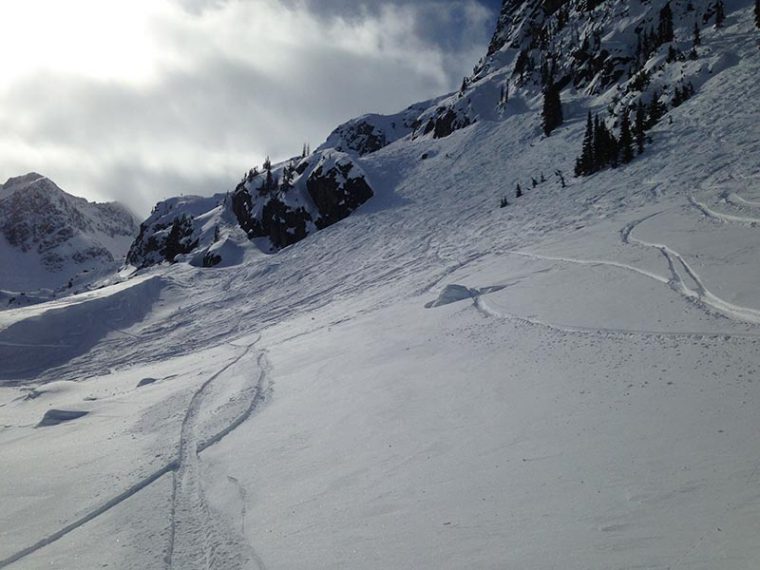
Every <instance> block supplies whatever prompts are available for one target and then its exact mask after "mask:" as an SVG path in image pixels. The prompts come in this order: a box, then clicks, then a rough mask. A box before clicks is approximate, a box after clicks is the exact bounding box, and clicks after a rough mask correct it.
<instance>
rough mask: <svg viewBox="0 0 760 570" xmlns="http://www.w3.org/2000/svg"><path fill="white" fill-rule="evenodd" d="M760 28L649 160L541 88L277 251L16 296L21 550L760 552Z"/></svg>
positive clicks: (677, 564) (0, 404)
mask: <svg viewBox="0 0 760 570" xmlns="http://www.w3.org/2000/svg"><path fill="white" fill-rule="evenodd" d="M758 37H760V31H758V30H757V29H755V28H753V27H752V22H751V18H750V6H749V3H746V2H745V3H742V4H741V6H739V5H738V3H737V4H731V3H729V9H728V18H727V21H726V23H725V25H724V27H723V28H722V29H719V30H715V29H712V28H709V27H708V28H706V29H705V30H704V31H703V37H702V41H703V46H702V48H703V49H704V50H705V53H706V54H710V55H708V56H706V57H713V55H712V54H714V55H715V57H720V56H721V54H731V55H732V57H724V58H723V60H724V61H725V65H722V66H717V67H714V68H713V72H712V73H707V72H706V73H705V80H704V83H703V84H702V85H701V87H700V89H699V92H698V94H697V95H695V96H694V97H692V98H691V99H689V100H688V101H687V102H685V103H684V104H683V105H681V106H679V107H678V108H676V109H671V110H670V111H669V112H668V114H667V115H666V116H665V117H664V118H663V120H661V121H660V122H659V123H658V124H657V125H656V126H654V127H653V128H652V130H651V131H650V137H651V139H652V141H651V143H649V144H648V147H647V149H646V151H645V153H644V155H642V156H640V157H637V158H636V159H635V160H634V161H633V162H632V163H631V164H629V165H627V166H625V167H619V168H617V169H614V170H613V169H607V170H602V171H601V172H599V173H597V174H595V175H593V176H589V177H583V178H574V177H572V176H571V175H570V172H572V169H573V166H574V161H575V156H576V154H577V152H578V149H579V141H580V139H581V138H582V135H583V130H584V127H585V119H586V112H587V110H588V108H589V107H590V108H592V109H594V110H596V109H598V108H599V106H602V107H603V106H605V105H606V100H604V99H601V100H599V99H597V97H598V96H597V95H595V94H588V93H585V92H582V91H577V92H575V93H573V92H572V90H570V89H569V88H568V90H566V91H564V92H563V101H564V102H565V124H564V125H563V126H562V127H561V128H559V129H558V130H557V131H555V132H554V133H552V135H551V137H548V138H545V137H543V135H542V134H541V126H540V117H539V109H540V106H541V98H540V96H539V95H538V94H537V93H533V92H531V91H530V90H528V89H526V90H525V91H522V92H515V93H513V96H512V97H511V99H510V105H511V106H510V107H509V110H508V111H506V112H505V113H504V114H503V115H499V116H496V117H492V118H490V119H489V118H481V119H479V120H478V121H476V122H475V123H474V124H472V125H470V126H468V127H466V128H463V129H458V130H456V131H454V132H452V133H451V134H450V136H447V137H443V138H433V137H428V136H423V137H417V138H415V139H414V140H412V138H411V137H405V138H402V139H399V140H397V141H395V142H393V143H391V144H389V145H387V146H385V147H383V148H381V149H378V150H376V151H375V152H372V153H368V154H365V155H364V156H362V157H355V158H354V159H352V160H355V161H356V164H357V165H358V166H359V167H360V168H361V169H362V171H363V172H364V173H366V176H367V179H368V180H371V181H372V187H373V191H374V196H373V197H372V198H371V199H370V200H369V201H368V202H366V203H365V204H364V205H363V206H362V207H361V208H360V209H359V210H358V211H356V212H355V213H353V214H352V215H351V216H349V217H347V218H345V219H343V220H342V221H340V222H339V223H336V224H334V225H331V226H330V227H328V228H326V229H324V230H323V231H320V232H317V233H314V234H312V235H310V236H309V237H308V238H306V239H304V240H302V241H300V242H299V243H296V244H294V245H292V246H291V247H287V248H285V249H283V250H281V251H280V252H279V253H277V254H276V255H263V254H256V255H248V254H246V257H245V258H244V259H242V260H241V261H240V263H238V264H235V265H232V266H227V267H224V266H219V267H217V268H215V269H213V270H209V269H203V268H199V267H195V266H194V265H192V264H191V263H183V262H178V263H175V264H174V265H172V266H167V265H160V266H157V267H155V268H152V269H146V270H144V271H143V272H142V275H140V276H139V277H138V278H136V279H133V280H130V281H128V282H126V283H122V284H120V285H118V286H115V287H108V288H104V289H101V290H98V291H93V292H90V293H88V294H86V295H80V296H73V297H70V298H67V299H65V300H59V301H57V302H55V303H51V304H43V305H37V306H35V307H29V308H24V309H15V310H12V311H5V312H4V313H1V314H0V346H2V347H5V348H4V350H6V352H5V353H4V354H5V355H6V358H7V357H8V356H7V355H13V354H21V353H16V352H14V351H13V347H14V346H15V347H18V345H23V347H24V349H25V350H28V351H29V352H28V353H27V356H18V357H17V358H16V360H14V361H13V367H12V368H11V367H7V366H6V367H5V368H3V370H4V372H5V374H4V376H3V383H2V385H0V424H2V425H0V446H1V447H0V449H2V450H3V458H4V460H3V461H2V462H0V497H2V503H3V506H4V508H3V510H2V512H0V568H5V567H7V568H48V567H51V566H52V567H63V568H69V567H80V568H97V567H100V566H102V565H103V564H108V565H110V566H111V567H115V568H125V569H130V568H135V569H137V568H140V569H142V568H164V567H169V568H183V569H195V568H288V569H299V568H304V569H306V568H309V569H314V568H325V569H328V568H352V569H375V568H378V569H379V568H430V569H434V568H435V569H439V568H451V569H455V568H530V569H553V568H568V569H571V570H575V569H577V570H586V569H589V568H599V569H607V568H620V569H622V568H653V569H654V568H661V569H666V568H671V569H686V568H688V569H715V568H721V569H728V570H733V569H737V570H738V569H749V568H755V567H757V566H758V564H759V563H760V547H758V543H757V535H758V531H760V522H758V521H760V502H758V483H759V482H760V461H759V460H758V456H759V455H760V443H759V442H760V438H758V431H759V430H760V421H759V420H760V417H759V416H758V414H759V412H758V410H760V381H759V380H758V371H759V370H760V356H758V350H757V348H758V344H759V343H760V328H758V325H759V324H760V292H758V290H757V287H756V286H755V285H756V283H757V282H758V278H759V277H760V263H758V262H759V261H760V260H759V259H758V255H759V254H758V252H760V234H758V231H757V222H758V220H760V166H758V165H760V160H759V159H758V157H760V145H759V144H758V137H757V132H756V129H755V128H754V126H756V125H758V124H760V107H758V106H757V105H754V104H751V103H750V102H751V101H754V100H757V98H758V95H760V90H759V88H758V84H757V80H756V79H757V76H758V72H760V52H758V49H757V45H756V42H757V39H758ZM726 101H733V102H737V103H736V104H733V105H730V106H729V105H727V104H726ZM423 154H424V155H426V156H427V158H426V159H424V160H422V159H421V157H422V155H423ZM558 171H561V172H562V173H564V174H563V176H564V177H565V181H566V185H567V187H564V188H563V187H562V184H561V180H560V177H559V175H558V174H556V172H558ZM542 173H543V174H544V176H543V178H544V179H545V181H544V182H543V183H538V184H537V186H536V187H535V188H533V187H532V184H531V178H535V179H536V180H537V181H539V180H541V178H542V177H541V174H542ZM518 182H519V183H521V185H522V186H523V188H524V189H525V195H524V196H522V197H521V198H519V199H515V198H513V196H514V188H515V185H516V183H518ZM505 196H508V197H509V201H510V205H509V206H508V207H505V208H499V202H500V199H501V198H502V197H505ZM239 243H240V244H241V247H247V244H246V243H245V241H241V242H239ZM96 315H98V316H99V315H106V316H107V317H108V318H105V319H103V322H102V325H100V326H99V327H97V328H95V329H92V328H90V326H88V325H89V323H90V322H91V320H92V319H93V318H96V317H95V316H96ZM47 325H49V326H47ZM76 328H80V329H81V330H80V332H79V334H78V335H74V336H73V337H72V342H69V341H68V339H69V334H68V332H67V331H70V330H72V329H76ZM40 331H44V334H43V333H42V332H40ZM86 331H90V332H89V333H88V332H86ZM50 410H58V413H53V414H48V412H49V411H50ZM60 412H86V415H83V416H80V417H78V418H76V419H71V420H69V421H65V422H63V423H59V424H57V425H43V426H41V427H35V426H37V425H38V424H39V423H40V422H43V420H44V419H45V416H46V414H47V419H46V420H45V422H43V423H46V424H49V423H50V422H54V421H60V418H62V417H66V414H61V413H60ZM69 417H71V416H69Z"/></svg>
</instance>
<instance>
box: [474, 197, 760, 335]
mask: <svg viewBox="0 0 760 570" xmlns="http://www.w3.org/2000/svg"><path fill="white" fill-rule="evenodd" d="M692 203H696V202H695V201H693V200H692ZM663 212H664V211H661V212H656V213H654V214H650V215H648V216H645V217H643V218H640V219H638V220H634V221H632V222H629V223H628V224H626V225H625V226H623V228H621V230H620V232H619V233H620V238H621V240H622V242H623V243H624V244H626V245H633V246H638V247H643V248H647V249H655V250H658V251H659V252H660V254H661V255H662V256H663V257H664V258H665V261H666V263H667V266H668V270H669V273H670V277H669V278H668V277H664V276H662V275H659V274H657V273H654V272H652V271H647V270H645V269H641V268H638V267H635V266H633V265H628V264H625V263H621V262H618V261H610V260H604V259H578V258H572V257H563V256H552V255H543V254H538V253H531V252H526V251H514V250H507V251H505V252H504V253H506V254H509V255H516V256H520V257H526V258H529V259H537V260H542V261H554V262H559V263H570V264H575V265H586V266H607V267H613V268H616V269H621V270H624V271H630V272H633V273H637V274H639V275H642V276H644V277H647V278H649V279H653V280H655V281H657V282H658V283H661V284H665V285H668V286H669V287H670V288H671V289H673V290H674V291H676V292H677V293H679V294H680V295H681V296H683V297H684V298H685V299H686V300H687V301H690V302H692V303H695V304H696V305H697V306H700V307H701V308H703V309H711V310H712V311H714V312H716V313H718V314H720V315H722V316H724V317H727V318H728V319H730V320H732V321H734V322H737V321H738V322H742V323H749V324H753V325H757V324H760V309H755V308H752V307H745V306H742V305H738V304H735V303H731V302H730V301H727V300H725V299H723V298H721V297H719V296H718V295H716V294H714V293H713V292H711V291H710V290H709V289H708V288H707V287H706V285H705V283H704V281H703V280H702V278H701V276H700V275H699V273H698V272H697V271H696V270H695V269H694V268H693V267H692V266H691V265H690V264H689V263H688V262H687V261H686V260H685V259H684V257H683V256H682V255H681V254H680V253H678V252H677V251H675V250H674V249H673V248H671V247H670V246H668V245H665V244H660V243H650V242H646V241H643V240H640V239H638V238H635V237H633V232H634V230H635V229H636V227H637V226H639V225H640V224H642V223H643V222H645V221H647V220H649V219H652V218H654V217H655V216H658V215H660V214H662V213H663ZM758 221H760V220H758ZM684 276H685V277H687V278H688V279H689V280H691V281H692V282H693V284H694V287H693V288H692V287H690V286H689V284H687V280H686V279H685V278H684ZM475 304H476V307H477V308H478V309H479V310H480V311H481V312H483V313H485V314H490V315H491V316H501V317H505V318H515V319H519V320H522V321H524V322H526V323H530V324H533V325H540V326H547V327H549V328H553V329H556V330H560V331H563V332H574V333H593V332H594V331H596V332H599V333H605V334H609V333H617V334H644V335H658V336H666V335H670V334H672V335H673V336H684V335H689V336H691V335H697V336H705V337H709V336H745V337H752V336H758V335H754V334H752V333H745V334H742V333H714V334H713V333H707V332H706V333H668V332H665V331H663V332H658V331H635V330H625V329H595V328H590V327H589V328H586V327H572V326H564V325H556V326H555V325H552V324H550V323H545V322H543V321H538V320H534V319H526V318H524V317H518V316H517V315H503V314H500V313H498V312H496V311H493V310H491V309H488V308H487V304H485V303H483V302H482V300H480V298H479V297H476V299H475Z"/></svg>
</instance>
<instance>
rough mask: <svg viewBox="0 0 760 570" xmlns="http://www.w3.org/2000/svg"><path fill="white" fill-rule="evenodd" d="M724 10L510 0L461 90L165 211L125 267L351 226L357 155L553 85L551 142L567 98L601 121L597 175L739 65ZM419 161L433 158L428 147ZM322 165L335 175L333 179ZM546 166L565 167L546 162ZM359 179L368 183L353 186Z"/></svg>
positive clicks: (676, 4) (344, 131) (685, 2)
mask: <svg viewBox="0 0 760 570" xmlns="http://www.w3.org/2000/svg"><path fill="white" fill-rule="evenodd" d="M730 4H731V7H732V8H733V7H737V8H738V7H739V6H744V7H745V10H746V9H747V7H748V6H749V3H748V2H746V1H745V2H743V3H742V2H738V3H737V2H734V3H730ZM734 4H736V6H734ZM745 5H746V6H745ZM716 6H717V4H716V3H715V2H714V1H713V0H672V1H670V2H663V1H657V2H654V1H652V2H648V1H647V2H642V1H636V2H633V3H631V2H618V1H611V0H607V1H596V0H594V1H592V0H579V1H571V2H559V1H557V2H526V1H521V0H509V1H505V2H504V3H503V5H502V8H501V12H500V16H499V19H498V23H497V28H496V31H495V33H494V36H493V38H492V40H491V42H490V44H489V47H488V51H487V54H486V56H485V57H484V58H483V59H481V61H480V62H478V64H477V65H476V66H475V68H474V70H473V74H472V75H471V76H469V77H466V78H464V80H463V82H462V86H461V88H460V89H459V91H457V92H455V93H452V94H449V95H445V96H441V97H438V98H435V99H432V100H429V101H424V102H420V103H417V104H414V105H411V106H410V107H408V108H407V109H405V110H403V111H401V112H400V113H397V114H393V115H378V114H369V115H364V116H362V117H359V118H356V119H353V120H350V121H347V122H346V123H344V124H343V125H340V126H339V127H337V128H336V129H335V130H334V131H333V132H332V133H331V134H330V135H329V136H328V137H327V140H326V141H325V142H324V143H323V144H322V145H321V146H320V147H319V148H318V149H317V150H316V151H315V152H314V153H313V154H310V155H309V156H306V153H304V154H303V155H302V156H300V157H297V158H294V159H291V160H288V161H285V162H283V163H281V164H278V165H274V166H272V165H271V164H269V163H267V165H265V166H264V168H263V171H262V173H259V171H258V169H257V168H253V169H251V170H250V171H249V172H248V173H247V174H246V175H245V176H244V177H243V180H242V181H241V183H240V184H239V185H238V186H237V187H236V188H235V189H234V190H233V191H231V192H230V193H229V194H228V196H221V195H220V196H217V197H215V198H214V199H212V200H210V201H209V200H208V199H206V198H198V199H197V200H196V199H194V198H192V197H191V198H185V197H183V198H182V199H181V200H180V201H179V202H177V201H176V200H170V201H167V202H164V203H161V204H159V205H158V206H157V207H156V209H155V210H154V212H153V214H152V215H151V217H150V218H149V219H148V220H147V221H146V222H145V223H144V224H143V227H141V231H140V234H139V236H138V237H137V239H136V240H135V242H134V243H133V244H132V247H131V248H130V252H129V255H128V262H129V263H130V264H132V265H134V266H137V267H147V266H150V265H154V264H156V263H159V262H162V261H173V260H174V259H175V256H176V255H178V254H181V255H189V254H192V260H193V261H192V262H193V263H194V264H196V265H205V266H210V265H217V264H219V263H222V258H223V257H224V255H223V254H222V253H221V249H225V248H227V244H228V242H229V243H231V244H234V245H230V247H229V248H227V249H228V250H229V252H228V256H229V257H230V259H231V260H233V261H230V260H228V261H227V262H225V263H237V261H238V260H239V259H241V248H243V250H245V249H246V247H245V240H242V241H241V235H242V234H240V230H242V232H243V234H245V235H247V236H248V238H249V239H250V240H253V241H254V242H255V243H256V244H257V246H258V248H259V249H260V250H262V251H264V252H267V253H271V252H275V251H278V250H279V249H281V248H283V247H285V246H288V245H291V244H293V243H295V242H297V241H300V240H301V239H304V238H305V237H307V236H308V235H310V234H312V233H313V232H314V231H316V230H318V229H322V228H324V227H327V226H328V225H331V224H333V223H335V222H337V221H340V220H341V219H343V218H345V217H346V216H348V215H349V214H350V213H352V212H353V211H354V210H356V209H357V208H358V207H359V206H361V205H362V204H363V203H365V202H366V201H367V200H369V199H370V198H371V197H372V196H373V195H374V194H375V191H374V190H373V187H372V184H373V182H372V180H371V178H367V176H366V175H365V173H364V172H363V171H362V169H361V166H360V164H359V163H357V162H356V160H357V159H360V158H361V157H363V156H366V155H369V154H372V153H374V152H377V151H378V150H380V149H382V148H384V147H386V146H388V145H390V144H392V143H396V142H399V141H402V140H407V141H415V140H429V139H441V138H445V137H448V136H450V135H451V134H452V133H453V132H455V131H458V130H461V129H464V128H466V127H468V126H470V125H472V124H474V123H477V122H482V121H486V122H492V121H503V120H505V119H507V118H509V117H510V116H511V115H514V114H521V113H524V112H527V111H529V110H530V109H531V108H535V105H536V103H537V99H539V98H543V100H544V105H547V104H548V103H547V100H546V97H545V94H546V93H548V92H549V91H551V92H552V93H554V94H555V97H554V103H553V105H554V106H553V107H552V108H550V110H549V111H547V108H546V107H545V108H544V111H543V114H542V115H539V116H540V117H541V120H542V128H543V130H544V133H545V134H547V135H548V134H550V132H551V131H552V130H553V129H554V127H555V126H558V125H559V124H561V123H562V118H561V117H559V116H553V117H548V116H547V113H548V114H549V115H557V113H560V114H561V106H562V102H561V97H560V94H564V98H565V100H566V103H569V106H568V105H566V106H565V107H566V111H567V110H569V109H571V108H572V109H573V110H574V111H576V113H575V115H576V116H575V118H576V119H577V118H578V114H577V112H578V111H580V110H581V109H584V110H585V111H587V112H588V113H589V116H590V114H591V113H593V114H594V121H593V123H594V124H595V125H596V127H594V133H590V132H587V134H586V137H585V138H586V139H588V140H587V141H585V142H584V138H583V137H580V136H579V137H578V141H577V148H576V150H575V152H576V153H577V158H576V161H575V165H574V167H573V168H571V169H566V170H565V172H566V173H568V174H569V171H573V170H574V171H575V172H576V174H579V175H588V174H592V173H593V172H596V171H598V170H600V169H603V168H606V167H608V166H616V165H617V164H618V163H619V162H630V160H632V159H633V157H634V154H635V152H634V151H635V150H638V153H641V152H643V149H644V147H645V146H646V145H647V141H648V140H650V139H651V137H648V135H647V133H648V132H649V131H650V130H651V129H652V128H653V127H654V125H656V124H657V122H658V121H659V120H661V119H662V118H663V117H664V115H665V114H666V112H667V109H668V108H675V107H677V106H679V105H681V104H682V103H684V102H685V101H686V100H687V99H689V98H690V97H692V96H693V95H694V94H695V93H697V92H698V91H699V90H700V88H701V87H702V85H703V84H704V83H705V82H706V81H708V80H709V79H710V78H712V77H713V76H714V75H715V74H716V73H718V72H720V71H721V70H723V69H725V68H726V67H729V66H731V65H734V64H735V63H736V55H735V53H733V51H732V50H731V49H726V48H725V47H724V46H722V45H720V44H712V43H710V44H707V43H706V44H704V45H702V44H701V41H700V30H705V31H708V32H709V31H711V30H714V29H717V27H718V24H717V23H716V12H717V9H716ZM721 6H723V5H722V4H721ZM725 9H726V8H725V7H723V8H722V10H724V11H725ZM750 19H751V18H750ZM748 22H750V20H748ZM721 25H722V23H721ZM551 109H554V110H553V111H551ZM547 121H549V122H550V123H551V124H550V125H549V124H547ZM589 121H591V119H589ZM624 123H625V124H626V126H625V130H626V134H622V130H623V129H624V127H623V124H624ZM589 125H591V122H589ZM621 137H622V139H623V141H622V142H621V141H620V140H619V139H620V138H621ZM595 146H596V147H598V148H594V147H595ZM584 148H586V150H585V151H584V150H583V149H584ZM595 151H596V152H595ZM592 155H593V156H592ZM419 156H420V157H421V158H423V159H424V158H427V155H425V153H424V152H422V151H420V153H419ZM315 164H319V165H323V164H327V165H328V168H327V170H326V171H324V172H323V170H324V167H323V166H319V167H317V168H316V169H315V168H314V165H315ZM337 164H342V165H344V166H342V167H339V168H336V165H337ZM545 169H546V170H547V171H552V172H553V171H554V167H552V166H551V165H548V164H547V165H546V167H545ZM306 170H308V172H305V171H306ZM348 172H355V173H356V177H357V180H358V181H360V182H358V183H350V184H347V180H346V179H345V177H346V174H347V173H348ZM352 176H353V175H352ZM317 178H321V181H320V180H317ZM327 180H329V182H325V181H327ZM318 187H319V188H318ZM217 208H221V209H219V210H217ZM212 218H213V220H214V221H213V223H211V222H209V220H211V219H212ZM235 220H237V223H235ZM175 226H176V227H175ZM173 228H174V231H173V233H172V229H173ZM232 236H234V237H232ZM169 237H171V239H172V240H175V241H177V243H176V244H172V243H168V244H167V241H166V240H167V239H168V238H169ZM228 238H229V239H228ZM220 240H221V243H220Z"/></svg>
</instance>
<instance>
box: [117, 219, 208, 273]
mask: <svg viewBox="0 0 760 570" xmlns="http://www.w3.org/2000/svg"><path fill="white" fill-rule="evenodd" d="M167 230H168V231H167ZM193 233H194V227H193V218H192V216H187V215H184V214H183V215H181V216H180V217H177V218H175V219H174V220H172V222H171V223H161V222H157V223H150V220H148V221H145V222H143V223H142V224H140V233H139V234H138V236H137V238H136V239H135V241H134V242H133V243H132V247H130V248H129V253H127V263H129V264H131V265H134V266H135V267H148V266H150V265H154V264H156V263H160V262H162V261H169V262H172V261H174V258H175V257H177V256H178V255H180V254H186V253H190V252H191V251H193V250H194V249H195V248H196V247H197V246H198V240H197V239H194V238H193Z"/></svg>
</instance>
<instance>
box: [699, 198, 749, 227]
mask: <svg viewBox="0 0 760 570" xmlns="http://www.w3.org/2000/svg"><path fill="white" fill-rule="evenodd" d="M689 202H690V203H691V204H692V205H693V206H694V207H695V208H697V209H698V210H699V211H700V212H702V213H703V214H704V215H705V216H707V217H708V218H711V219H713V220H717V221H719V222H721V223H726V222H727V223H733V224H745V225H750V226H755V225H757V224H759V223H760V218H750V217H747V216H734V215H733V214H725V213H723V212H717V211H715V210H713V209H712V208H710V207H709V206H707V205H706V204H703V203H702V202H698V201H697V200H696V199H694V198H689Z"/></svg>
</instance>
